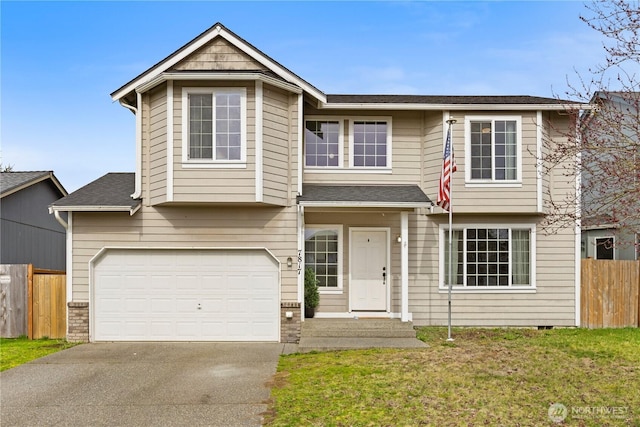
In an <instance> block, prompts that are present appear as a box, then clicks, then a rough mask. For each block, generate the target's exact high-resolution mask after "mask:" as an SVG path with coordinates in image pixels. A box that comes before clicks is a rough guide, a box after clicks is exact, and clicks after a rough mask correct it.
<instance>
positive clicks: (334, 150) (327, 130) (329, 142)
mask: <svg viewBox="0 0 640 427" xmlns="http://www.w3.org/2000/svg"><path fill="white" fill-rule="evenodd" d="M342 122H343V120H313V119H309V120H306V121H305V130H304V152H305V166H307V167H334V168H335V167H342V153H343V139H344V138H343V136H342V135H343V131H342Z"/></svg>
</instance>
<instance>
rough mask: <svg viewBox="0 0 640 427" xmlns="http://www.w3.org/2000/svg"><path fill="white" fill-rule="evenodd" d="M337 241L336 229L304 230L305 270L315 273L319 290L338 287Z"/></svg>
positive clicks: (338, 234)
mask: <svg viewBox="0 0 640 427" xmlns="http://www.w3.org/2000/svg"><path fill="white" fill-rule="evenodd" d="M339 239H340V233H339V231H338V230H337V229H325V228H322V229H320V228H306V229H305V244H304V252H305V268H307V267H311V268H312V269H313V271H315V273H316V278H317V279H318V281H319V282H320V283H319V285H318V286H319V287H320V288H327V289H336V288H338V286H339V280H338V275H339V262H340V259H339V243H340V242H339Z"/></svg>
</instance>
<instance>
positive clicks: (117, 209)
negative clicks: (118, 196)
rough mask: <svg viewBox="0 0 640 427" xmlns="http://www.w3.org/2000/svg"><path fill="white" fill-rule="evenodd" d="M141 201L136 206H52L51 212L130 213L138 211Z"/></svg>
mask: <svg viewBox="0 0 640 427" xmlns="http://www.w3.org/2000/svg"><path fill="white" fill-rule="evenodd" d="M141 206H142V204H141V203H139V204H137V205H136V206H52V207H50V208H49V209H50V210H51V212H56V211H58V212H129V214H130V215H133V214H135V213H136V212H138V210H139V209H140V207H141Z"/></svg>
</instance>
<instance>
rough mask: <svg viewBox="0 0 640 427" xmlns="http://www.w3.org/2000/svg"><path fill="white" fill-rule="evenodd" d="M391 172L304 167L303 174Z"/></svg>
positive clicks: (388, 172)
mask: <svg viewBox="0 0 640 427" xmlns="http://www.w3.org/2000/svg"><path fill="white" fill-rule="evenodd" d="M392 172H393V170H392V169H391V168H356V167H351V168H340V167H338V168H335V167H331V168H329V167H327V168H311V167H308V166H307V167H305V169H304V173H339V174H359V173H374V174H391V173H392Z"/></svg>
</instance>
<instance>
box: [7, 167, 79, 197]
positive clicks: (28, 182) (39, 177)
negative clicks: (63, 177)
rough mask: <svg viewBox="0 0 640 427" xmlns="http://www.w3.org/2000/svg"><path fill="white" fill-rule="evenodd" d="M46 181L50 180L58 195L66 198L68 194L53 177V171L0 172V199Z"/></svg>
mask: <svg viewBox="0 0 640 427" xmlns="http://www.w3.org/2000/svg"><path fill="white" fill-rule="evenodd" d="M47 179H50V180H51V182H52V183H53V185H54V186H55V187H56V188H57V189H58V191H59V192H60V195H62V196H66V195H67V194H69V193H67V190H65V188H64V187H63V186H62V184H60V181H58V179H57V178H56V177H55V175H54V174H53V171H17V172H0V197H5V196H8V195H10V194H13V193H16V192H18V191H20V190H23V189H25V188H27V187H31V186H32V185H35V184H37V183H39V182H42V181H45V180H47Z"/></svg>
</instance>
